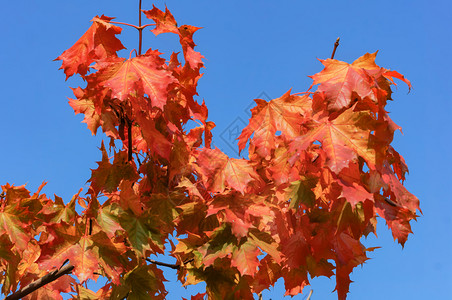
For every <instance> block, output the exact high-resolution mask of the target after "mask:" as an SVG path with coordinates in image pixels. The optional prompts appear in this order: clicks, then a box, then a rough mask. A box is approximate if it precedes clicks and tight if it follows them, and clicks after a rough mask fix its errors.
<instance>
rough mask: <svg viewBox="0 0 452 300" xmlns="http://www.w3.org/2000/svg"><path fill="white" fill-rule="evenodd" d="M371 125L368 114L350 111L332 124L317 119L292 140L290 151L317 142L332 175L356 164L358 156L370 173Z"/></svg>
mask: <svg viewBox="0 0 452 300" xmlns="http://www.w3.org/2000/svg"><path fill="white" fill-rule="evenodd" d="M374 123H375V122H374V120H373V119H372V117H371V115H370V113H369V112H368V111H358V112H354V111H353V108H349V109H347V110H345V111H344V112H342V113H341V114H340V115H339V116H338V117H337V118H335V119H333V120H330V119H329V117H327V116H323V117H317V118H315V119H312V120H311V121H309V122H308V123H307V124H305V125H304V126H305V127H306V128H307V132H306V133H305V134H304V135H302V136H299V137H297V138H295V139H294V141H293V142H292V144H291V150H297V151H298V152H299V151H303V150H305V149H307V148H308V147H309V146H310V145H311V144H312V143H313V142H315V141H319V142H321V143H322V149H323V150H324V151H325V152H326V155H327V161H326V166H328V167H329V168H330V170H331V171H333V172H334V173H336V174H337V173H339V172H340V171H341V170H342V169H343V168H345V167H347V166H348V165H349V164H350V162H354V161H356V160H357V158H358V156H360V157H362V158H364V159H365V161H366V163H367V164H368V166H369V168H371V169H372V168H375V164H376V157H375V155H376V154H375V149H374V148H373V147H372V146H373V144H372V141H373V138H372V135H371V130H372V129H373V126H374V125H373V124H374Z"/></svg>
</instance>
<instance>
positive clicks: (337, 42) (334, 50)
mask: <svg viewBox="0 0 452 300" xmlns="http://www.w3.org/2000/svg"><path fill="white" fill-rule="evenodd" d="M339 39H340V38H337V40H336V43H334V49H333V53H332V54H331V59H333V58H334V54H336V49H337V47H338V46H339Z"/></svg>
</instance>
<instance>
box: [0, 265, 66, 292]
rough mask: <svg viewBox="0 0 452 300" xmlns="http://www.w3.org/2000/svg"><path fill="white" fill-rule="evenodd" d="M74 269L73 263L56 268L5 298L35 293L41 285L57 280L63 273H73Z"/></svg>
mask: <svg viewBox="0 0 452 300" xmlns="http://www.w3.org/2000/svg"><path fill="white" fill-rule="evenodd" d="M63 265H64V263H63ZM73 269H74V266H73V265H71V264H68V265H66V266H61V268H59V269H56V270H54V271H52V272H50V273H48V274H46V275H44V276H43V277H41V278H39V279H37V280H35V281H33V282H32V283H30V284H29V285H27V286H26V287H24V288H22V289H20V290H19V291H17V292H15V293H13V294H11V295H9V296H8V297H6V298H5V300H16V299H21V298H23V297H25V296H27V295H28V294H31V293H33V292H34V291H36V290H37V289H39V288H40V287H42V286H44V285H46V284H48V283H50V282H52V281H55V280H57V279H58V278H60V277H61V276H63V275H67V274H71V272H72V270H73Z"/></svg>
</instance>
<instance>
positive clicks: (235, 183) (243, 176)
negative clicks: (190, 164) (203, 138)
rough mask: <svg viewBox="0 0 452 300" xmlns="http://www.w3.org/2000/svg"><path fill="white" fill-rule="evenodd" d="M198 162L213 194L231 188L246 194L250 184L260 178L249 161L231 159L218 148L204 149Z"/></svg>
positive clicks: (200, 170)
mask: <svg viewBox="0 0 452 300" xmlns="http://www.w3.org/2000/svg"><path fill="white" fill-rule="evenodd" d="M196 162H197V168H198V171H199V173H200V175H201V176H202V178H203V182H204V184H205V185H206V187H207V189H208V191H210V192H212V193H222V192H223V191H224V190H225V189H226V187H231V188H233V189H235V190H237V191H239V192H241V193H242V194H244V193H245V190H246V188H247V185H248V183H249V182H251V181H253V180H258V178H259V175H258V174H257V173H256V172H255V171H254V168H253V167H252V166H251V165H250V164H249V162H248V161H246V160H244V159H235V158H229V157H228V156H226V154H224V153H223V152H221V151H220V150H218V149H217V148H215V149H207V148H203V149H202V150H201V151H200V152H199V153H198V154H197V160H196Z"/></svg>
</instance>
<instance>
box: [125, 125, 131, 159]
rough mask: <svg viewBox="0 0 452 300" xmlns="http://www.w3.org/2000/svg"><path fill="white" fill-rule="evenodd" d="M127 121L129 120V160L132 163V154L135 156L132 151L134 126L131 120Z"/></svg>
mask: <svg viewBox="0 0 452 300" xmlns="http://www.w3.org/2000/svg"><path fill="white" fill-rule="evenodd" d="M126 120H127V142H128V145H127V148H128V149H127V150H128V152H127V160H128V161H132V160H133V157H132V154H133V151H132V125H133V122H132V121H131V120H129V118H127V119H126Z"/></svg>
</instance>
